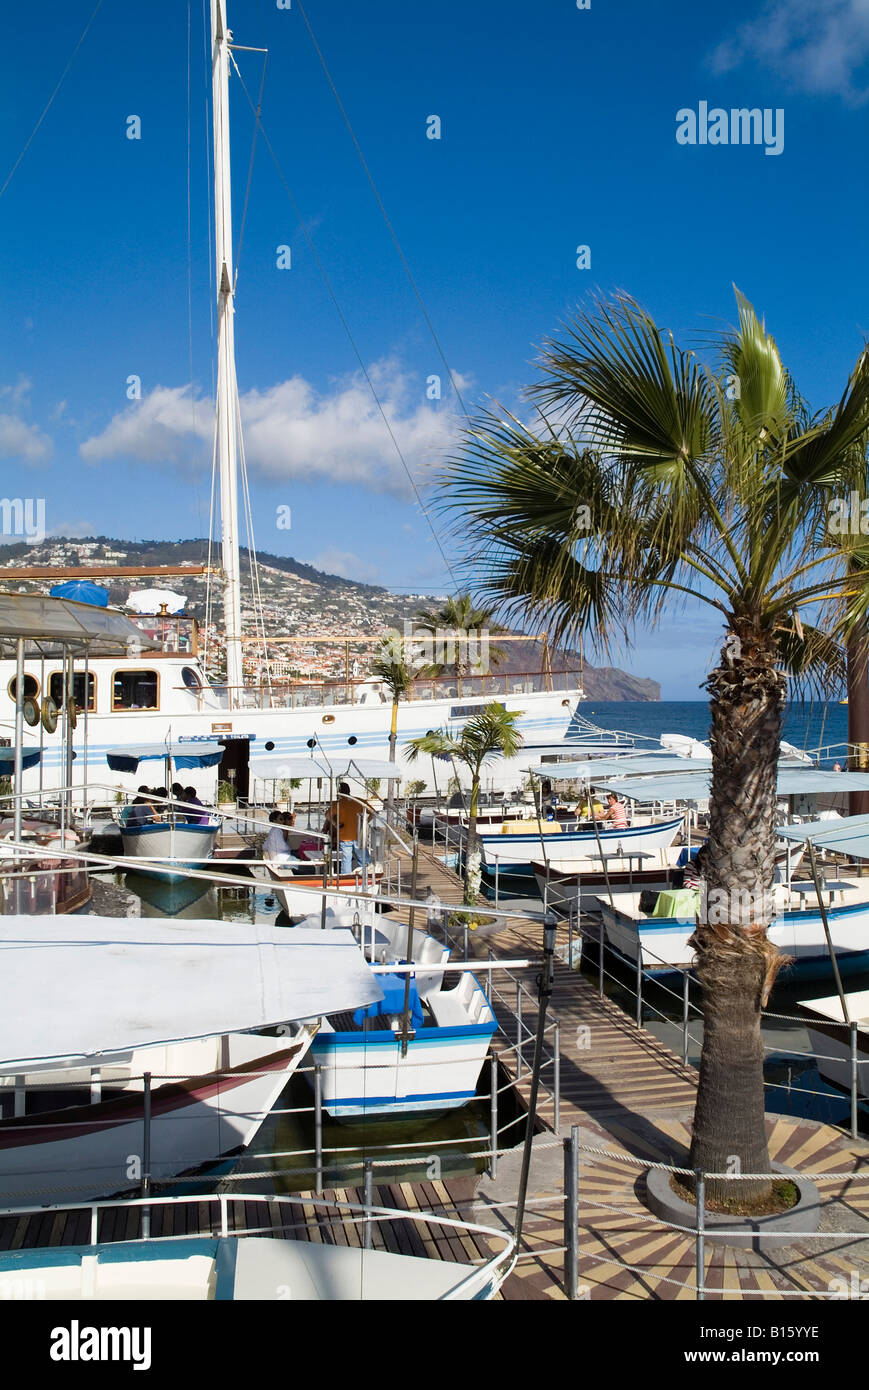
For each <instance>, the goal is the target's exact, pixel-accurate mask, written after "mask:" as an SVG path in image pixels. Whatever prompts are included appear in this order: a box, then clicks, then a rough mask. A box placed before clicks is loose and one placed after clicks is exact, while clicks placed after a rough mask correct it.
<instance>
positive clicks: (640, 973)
mask: <svg viewBox="0 0 869 1390" xmlns="http://www.w3.org/2000/svg"><path fill="white" fill-rule="evenodd" d="M642 1026H643V945H642V942H640V941H638V942H637V1027H638V1028H642Z"/></svg>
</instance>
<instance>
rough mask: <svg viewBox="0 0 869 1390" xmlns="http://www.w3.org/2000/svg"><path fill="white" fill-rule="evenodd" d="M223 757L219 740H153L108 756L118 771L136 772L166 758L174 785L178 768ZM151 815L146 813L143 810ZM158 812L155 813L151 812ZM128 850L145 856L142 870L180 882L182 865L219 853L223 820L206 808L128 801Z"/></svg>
mask: <svg viewBox="0 0 869 1390" xmlns="http://www.w3.org/2000/svg"><path fill="white" fill-rule="evenodd" d="M222 757H223V749H222V747H221V746H220V744H219V743H213V742H199V743H184V742H176V743H172V742H169V741H167V742H166V743H154V744H140V745H139V746H138V747H130V748H110V749H109V750H108V752H107V753H106V761H107V762H108V764H109V767H110V768H111V769H112V771H113V772H127V773H130V772H133V773H135V772H137V771H138V769H139V764H140V763H143V762H162V763H163V765H164V773H163V775H164V777H165V779H166V786H167V787H169V786H171V785H172V780H173V770H174V769H178V770H187V769H193V768H197V769H201V768H205V767H216V766H217V765H218V764H219V762H220V760H221V758H222ZM145 810H147V811H148V815H147V816H144V815H143V811H145ZM152 812H153V814H152ZM120 831H121V842H122V844H123V848H124V856H125V858H129V859H142V860H147V861H149V862H148V863H147V864H142V865H141V866H137V872H138V873H142V874H152V875H154V877H156V878H161V879H163V880H164V881H166V882H169V883H172V882H177V881H178V880H179V879H180V878H183V877H184V875H183V874H180V873H178V872H177V870H180V869H184V868H188V869H196V868H200V867H201V866H202V865H203V864H204V863H206V862H207V861H208V860H209V859H211V858H212V857H213V855H214V847H215V844H216V843H217V836H218V834H219V832H220V820H219V818H218V817H217V816H210V815H208V814H207V813H206V812H205V811H204V809H203V808H199V807H187V808H185V807H184V806H183V805H180V806H176V805H174V804H173V803H171V802H169V803H168V804H161V803H159V802H155V803H154V804H153V807H150V806H149V807H147V808H145V807H139V806H136V805H135V804H134V805H132V806H125V807H124V808H123V810H122V811H121V814H120Z"/></svg>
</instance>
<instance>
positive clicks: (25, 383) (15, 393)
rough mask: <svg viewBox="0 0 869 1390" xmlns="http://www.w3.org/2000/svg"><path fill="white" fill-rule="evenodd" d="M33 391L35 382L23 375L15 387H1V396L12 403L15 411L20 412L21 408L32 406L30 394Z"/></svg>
mask: <svg viewBox="0 0 869 1390" xmlns="http://www.w3.org/2000/svg"><path fill="white" fill-rule="evenodd" d="M32 390H33V382H32V381H31V380H30V378H29V377H26V376H24V374H23V373H22V374H21V375H20V376H19V377H18V380H17V381H16V383H15V385H14V386H2V387H0V396H2V397H3V398H4V400H8V401H9V402H10V403H11V405H12V408H13V410H20V408H21V406H27V405H29V404H30V392H31V391H32Z"/></svg>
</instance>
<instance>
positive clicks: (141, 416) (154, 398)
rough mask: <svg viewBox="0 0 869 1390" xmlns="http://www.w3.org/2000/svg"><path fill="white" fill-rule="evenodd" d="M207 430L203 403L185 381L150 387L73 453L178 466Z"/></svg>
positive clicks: (89, 458)
mask: <svg viewBox="0 0 869 1390" xmlns="http://www.w3.org/2000/svg"><path fill="white" fill-rule="evenodd" d="M212 429H213V424H212V410H211V406H210V404H209V402H207V401H202V400H194V399H193V398H192V397H191V394H190V391H189V388H188V387H186V386H155V387H154V390H153V391H151V392H150V393H149V394H148V395H146V396H145V397H143V399H142V400H141V401H133V402H132V403H131V404H130V405H128V406H127V408H126V409H125V410H122V411H121V412H120V413H119V414H118V415H115V416H114V417H113V418H112V419H111V420H110V421H109V423H108V425H107V426H106V428H105V429H104V430H103V432H102V434H98V435H94V436H93V437H92V438H91V439H86V440H85V442H84V444H82V446H81V448H80V449H79V453H80V454H81V456H82V458H83V459H84V460H85V461H86V462H87V463H102V462H103V461H104V460H105V459H115V458H124V459H135V460H136V461H137V462H139V463H166V464H173V465H175V466H178V465H179V464H188V463H191V462H192V461H193V459H194V457H195V456H196V455H201V453H202V443H203V441H210V440H211V437H212Z"/></svg>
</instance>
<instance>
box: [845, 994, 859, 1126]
mask: <svg viewBox="0 0 869 1390" xmlns="http://www.w3.org/2000/svg"><path fill="white" fill-rule="evenodd" d="M848 1032H849V1033H850V1035H851V1138H852V1139H856V1138H857V1136H858V1134H859V1127H858V1124H859V1118H860V1116H859V1110H858V1096H859V1066H858V1064H857V1024H856V1022H855V1020H854V1019H852V1020H851V1022H850V1023H849V1024H848Z"/></svg>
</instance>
